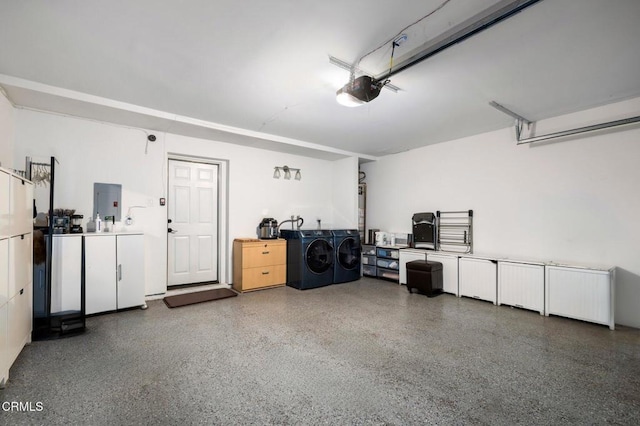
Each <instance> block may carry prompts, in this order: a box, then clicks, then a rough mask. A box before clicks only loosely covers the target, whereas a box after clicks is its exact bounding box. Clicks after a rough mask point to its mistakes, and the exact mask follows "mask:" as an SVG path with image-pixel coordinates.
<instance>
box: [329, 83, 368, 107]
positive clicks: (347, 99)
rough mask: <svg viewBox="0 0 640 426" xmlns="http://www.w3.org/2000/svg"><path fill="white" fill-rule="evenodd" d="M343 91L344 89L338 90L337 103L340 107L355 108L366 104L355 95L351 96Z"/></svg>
mask: <svg viewBox="0 0 640 426" xmlns="http://www.w3.org/2000/svg"><path fill="white" fill-rule="evenodd" d="M343 90H344V87H343V88H342V89H340V90H338V92H337V94H336V101H338V103H339V104H340V105H342V106H346V107H349V108H353V107H357V106H360V105H363V104H364V101H361V100H360V99H358V98H356V97H355V96H353V95H350V94H349V93H347V92H344V91H343Z"/></svg>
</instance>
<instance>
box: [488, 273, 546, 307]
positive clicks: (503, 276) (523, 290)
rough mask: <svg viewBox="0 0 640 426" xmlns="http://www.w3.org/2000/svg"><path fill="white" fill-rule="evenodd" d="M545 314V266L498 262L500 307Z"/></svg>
mask: <svg viewBox="0 0 640 426" xmlns="http://www.w3.org/2000/svg"><path fill="white" fill-rule="evenodd" d="M502 304H505V305H510V306H515V307H518V308H524V309H530V310H532V311H538V312H540V315H543V314H544V265H543V264H530V263H520V262H505V261H498V305H502Z"/></svg>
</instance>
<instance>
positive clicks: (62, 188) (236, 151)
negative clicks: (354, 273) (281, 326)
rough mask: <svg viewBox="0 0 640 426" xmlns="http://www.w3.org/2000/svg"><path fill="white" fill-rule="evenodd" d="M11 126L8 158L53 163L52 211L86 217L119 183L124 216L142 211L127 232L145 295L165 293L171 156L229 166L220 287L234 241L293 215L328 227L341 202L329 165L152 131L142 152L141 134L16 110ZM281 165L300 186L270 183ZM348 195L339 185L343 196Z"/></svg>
mask: <svg viewBox="0 0 640 426" xmlns="http://www.w3.org/2000/svg"><path fill="white" fill-rule="evenodd" d="M16 123H17V124H16V144H15V152H14V158H16V159H23V158H24V157H25V156H31V157H33V159H34V161H49V157H50V156H55V157H56V158H57V159H58V161H59V162H60V164H59V165H58V166H57V169H56V191H55V194H56V202H55V206H56V207H61V208H75V209H76V210H77V211H78V212H79V213H82V214H84V215H85V218H88V217H89V216H90V215H91V214H92V212H93V183H94V182H104V183H119V184H122V188H123V194H122V204H123V209H122V211H123V215H124V213H126V211H127V209H128V208H129V207H130V206H134V205H142V206H146V208H144V209H135V210H133V215H134V218H135V223H134V225H133V226H132V227H131V228H129V229H130V230H141V231H143V232H144V233H145V236H146V238H145V248H146V265H147V271H146V272H147V283H146V293H147V294H159V293H163V292H165V291H166V266H167V264H166V255H167V245H166V240H167V213H166V207H161V206H159V198H161V197H165V198H166V197H167V194H166V186H167V156H168V155H170V154H176V155H182V156H194V157H205V158H211V159H222V160H227V161H228V163H227V164H228V194H227V195H228V229H225V230H223V231H225V232H223V233H226V235H227V241H226V242H225V244H226V246H225V247H223V251H224V249H226V251H227V253H228V256H227V258H226V262H225V264H224V265H221V266H222V267H221V277H220V280H221V281H222V282H230V280H231V269H230V265H231V255H230V254H231V245H232V241H233V239H234V238H239V237H256V227H257V225H258V223H259V222H260V220H261V219H262V218H263V217H274V218H276V219H277V220H278V221H282V220H285V219H288V218H289V217H290V216H291V215H300V216H302V217H303V218H304V219H305V221H306V222H305V226H306V227H310V228H314V227H315V219H316V218H321V219H322V223H323V225H324V224H330V223H332V222H333V221H334V218H333V214H334V207H333V206H334V200H341V199H343V198H345V197H346V195H343V194H342V193H341V192H342V191H343V190H341V189H340V188H334V187H333V184H332V177H331V173H328V171H329V172H330V171H332V170H334V166H333V164H332V162H330V161H325V160H317V159H312V158H307V157H301V156H294V155H287V154H282V153H277V152H271V151H265V150H259V149H254V148H250V147H244V146H237V145H232V144H228V143H222V142H212V141H208V140H202V139H196V138H189V137H183V136H178V135H173V134H163V133H159V132H158V133H155V132H153V133H154V134H156V136H157V141H156V142H153V143H149V144H148V147H147V135H146V134H145V132H144V131H141V130H138V129H129V128H124V127H120V126H115V125H109V124H103V123H98V122H94V121H88V120H82V119H76V118H71V117H63V116H59V115H54V114H46V113H40V112H34V111H29V110H16ZM145 149H146V153H145ZM354 164H355V165H354V166H353V167H354V171H350V170H348V169H349V167H342V166H338V167H337V168H336V169H337V170H334V172H336V173H339V174H342V175H344V176H345V177H346V176H349V178H350V176H351V175H356V174H357V160H356V163H354ZM284 165H288V166H290V167H294V168H300V169H301V172H302V180H300V181H297V180H294V179H291V180H284V179H282V178H281V179H273V171H274V167H275V166H284ZM337 179H340V177H338V178H337ZM350 190H351V189H350V186H348V185H347V186H345V189H344V191H350ZM354 196H355V195H354ZM38 208H39V210H45V209H46V206H44V207H41V206H38ZM353 215H354V216H355V215H357V209H356V210H355V211H354V212H353ZM286 225H288V224H286ZM286 225H285V226H286ZM223 226H225V224H223Z"/></svg>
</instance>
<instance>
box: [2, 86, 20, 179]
mask: <svg viewBox="0 0 640 426" xmlns="http://www.w3.org/2000/svg"><path fill="white" fill-rule="evenodd" d="M14 120H15V119H14V110H13V105H11V103H10V102H9V100H8V99H7V98H6V97H5V96H4V93H2V91H1V90H0V165H2V167H4V168H5V169H22V168H24V165H22V167H16V166H15V165H14V163H13V138H14V136H13V133H14ZM22 164H24V163H22Z"/></svg>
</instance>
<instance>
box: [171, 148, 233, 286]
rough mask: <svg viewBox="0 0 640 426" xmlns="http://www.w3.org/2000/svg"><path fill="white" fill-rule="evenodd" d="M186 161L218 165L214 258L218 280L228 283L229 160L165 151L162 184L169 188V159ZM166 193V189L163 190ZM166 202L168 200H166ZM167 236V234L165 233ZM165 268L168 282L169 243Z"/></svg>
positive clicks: (229, 268)
mask: <svg viewBox="0 0 640 426" xmlns="http://www.w3.org/2000/svg"><path fill="white" fill-rule="evenodd" d="M171 160H178V161H188V162H191V163H202V164H213V165H217V166H218V258H217V259H214V260H215V261H216V262H217V264H218V282H219V283H220V284H229V282H230V281H231V280H230V278H229V274H230V271H231V266H230V256H229V250H228V247H229V160H225V159H222V158H211V157H200V156H196V155H186V154H179V153H175V152H168V153H167V163H166V169H165V171H166V179H164V185H165V187H166V188H167V189H168V188H169V161H171ZM165 193H166V191H165ZM167 202H168V201H167ZM168 219H169V209H168V208H166V209H165V224H167V220H168ZM167 238H168V234H167ZM165 256H166V261H165V264H166V265H167V270H166V271H165V279H166V282H167V284H168V283H169V245H168V244H167V250H166V252H165Z"/></svg>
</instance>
